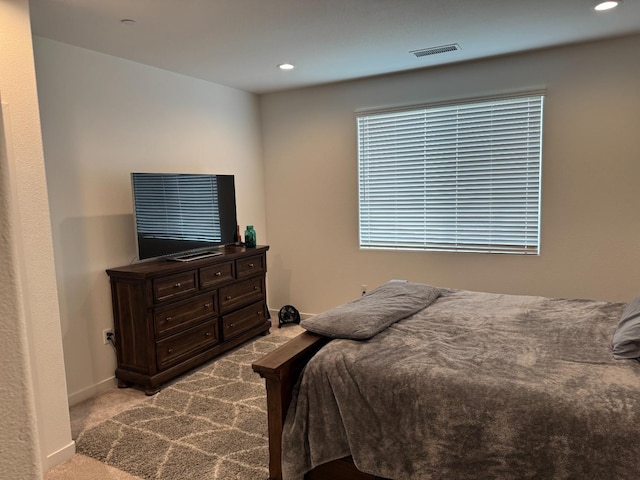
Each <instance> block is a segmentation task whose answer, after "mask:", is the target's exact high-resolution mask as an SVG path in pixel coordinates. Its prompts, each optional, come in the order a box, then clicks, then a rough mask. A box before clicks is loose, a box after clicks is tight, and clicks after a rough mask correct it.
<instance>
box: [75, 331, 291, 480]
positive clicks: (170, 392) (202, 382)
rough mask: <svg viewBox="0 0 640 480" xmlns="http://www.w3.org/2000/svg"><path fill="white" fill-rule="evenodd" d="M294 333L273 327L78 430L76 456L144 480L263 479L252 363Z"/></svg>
mask: <svg viewBox="0 0 640 480" xmlns="http://www.w3.org/2000/svg"><path fill="white" fill-rule="evenodd" d="M298 328H299V327H296V328H295V329H289V328H282V329H278V328H272V330H271V331H272V334H271V335H267V336H264V337H262V336H261V337H258V338H257V339H254V340H252V341H250V342H248V343H246V344H244V345H243V346H241V347H238V348H236V349H235V350H232V351H231V352H228V353H226V354H225V355H223V356H221V357H218V358H217V359H215V360H212V361H211V362H209V363H207V364H205V365H204V366H202V367H200V368H198V369H197V370H195V371H193V372H191V373H189V374H187V375H184V376H182V377H180V378H179V379H178V380H176V381H174V382H173V383H171V384H169V385H167V386H165V387H163V389H162V390H161V391H160V392H159V393H157V394H156V395H154V396H152V397H148V398H147V399H145V400H144V401H142V402H139V403H137V404H136V405H135V406H133V407H132V408H129V409H127V410H124V411H122V412H120V413H118V414H116V415H114V416H113V417H111V418H109V419H107V420H105V421H103V422H101V423H99V424H98V425H96V426H93V427H92V428H89V429H87V430H84V431H82V432H81V433H80V434H79V436H78V438H77V439H76V445H77V452H78V453H79V454H83V455H87V456H89V457H92V458H94V459H96V460H99V461H100V462H103V463H105V464H107V465H109V466H112V467H115V468H117V469H120V470H122V471H125V472H128V473H130V474H132V475H135V476H137V477H140V478H144V479H150V480H151V479H153V480H174V479H184V478H189V479H207V480H254V479H259V478H267V477H268V467H267V466H268V446H267V416H266V395H265V387H264V380H263V379H261V378H260V377H259V376H258V375H257V374H256V373H255V372H253V370H252V369H251V363H252V362H253V361H255V360H257V359H259V358H260V357H262V356H263V355H264V354H266V353H268V352H270V351H271V350H273V349H274V348H276V347H278V346H279V345H282V344H283V343H284V342H286V341H287V340H289V339H290V338H291V337H293V336H295V334H297V333H299V331H300V330H299V329H298Z"/></svg>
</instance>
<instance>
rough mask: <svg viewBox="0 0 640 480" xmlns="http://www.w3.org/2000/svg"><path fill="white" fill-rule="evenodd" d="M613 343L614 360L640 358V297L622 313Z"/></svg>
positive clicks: (631, 302)
mask: <svg viewBox="0 0 640 480" xmlns="http://www.w3.org/2000/svg"><path fill="white" fill-rule="evenodd" d="M612 343H613V356H614V358H617V359H623V358H640V295H638V296H637V297H636V298H634V299H633V300H631V301H630V302H629V303H628V304H627V306H626V307H625V309H624V311H623V312H622V317H620V321H619V322H618V327H617V328H616V331H615V333H614V334H613V342H612Z"/></svg>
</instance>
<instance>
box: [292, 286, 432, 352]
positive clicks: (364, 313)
mask: <svg viewBox="0 0 640 480" xmlns="http://www.w3.org/2000/svg"><path fill="white" fill-rule="evenodd" d="M439 296H440V290H439V289H438V288H436V287H432V286H430V285H425V284H422V283H413V282H398V281H391V282H387V283H385V284H384V285H381V286H380V287H378V288H375V289H373V290H371V291H370V292H368V293H366V294H365V295H363V296H362V297H360V298H358V299H357V300H353V301H351V302H349V303H345V304H344V305H340V306H339V307H335V308H332V309H330V310H327V311H326V312H323V313H320V314H318V315H315V316H313V317H310V318H307V319H305V320H303V321H302V322H300V326H302V327H303V328H305V329H306V330H308V331H310V332H313V333H317V334H318V335H324V336H325V337H331V338H350V339H354V340H366V339H369V338H371V337H373V336H374V335H376V334H378V333H379V332H381V331H382V330H384V329H386V328H387V327H389V326H390V325H392V324H393V323H395V322H397V321H399V320H402V319H403V318H406V317H408V316H409V315H413V314H414V313H416V312H419V311H420V310H422V309H423V308H425V307H427V306H429V305H431V304H432V303H433V302H434V301H435V300H436V299H437V298H438V297H439Z"/></svg>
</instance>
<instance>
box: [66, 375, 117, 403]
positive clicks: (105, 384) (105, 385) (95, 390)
mask: <svg viewBox="0 0 640 480" xmlns="http://www.w3.org/2000/svg"><path fill="white" fill-rule="evenodd" d="M116 385H117V381H116V377H115V376H114V377H109V378H107V379H106V380H103V381H101V382H100V383H97V384H95V385H92V386H90V387H87V388H83V389H82V390H79V391H77V392H74V393H72V394H71V395H69V396H68V399H69V406H70V407H73V406H74V405H77V404H78V403H80V402H82V401H84V400H87V399H89V398H93V397H95V396H96V395H98V394H99V393H102V392H106V391H107V390H110V389H112V388H113V387H115V386H116Z"/></svg>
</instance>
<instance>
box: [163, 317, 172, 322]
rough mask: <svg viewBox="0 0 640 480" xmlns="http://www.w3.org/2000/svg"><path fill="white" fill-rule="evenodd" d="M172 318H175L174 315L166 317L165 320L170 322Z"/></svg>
mask: <svg viewBox="0 0 640 480" xmlns="http://www.w3.org/2000/svg"><path fill="white" fill-rule="evenodd" d="M171 320H173V317H167V318H165V319H164V321H165V322H170V321H171Z"/></svg>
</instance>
